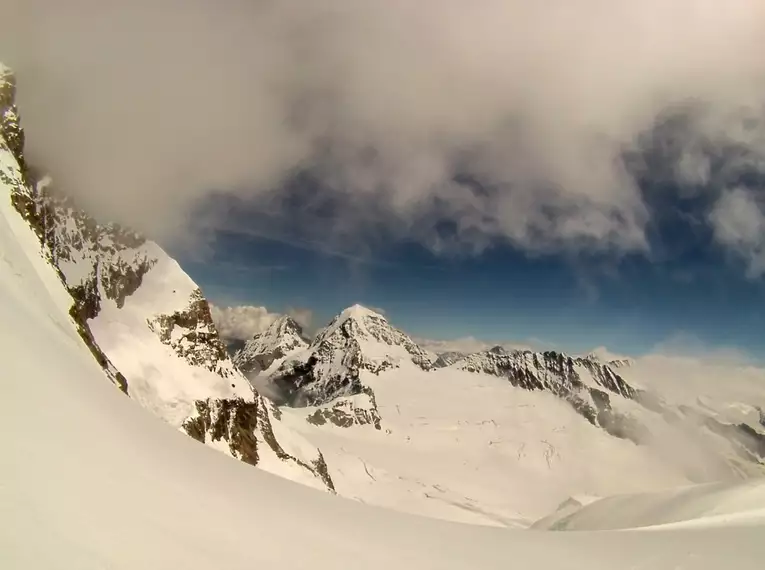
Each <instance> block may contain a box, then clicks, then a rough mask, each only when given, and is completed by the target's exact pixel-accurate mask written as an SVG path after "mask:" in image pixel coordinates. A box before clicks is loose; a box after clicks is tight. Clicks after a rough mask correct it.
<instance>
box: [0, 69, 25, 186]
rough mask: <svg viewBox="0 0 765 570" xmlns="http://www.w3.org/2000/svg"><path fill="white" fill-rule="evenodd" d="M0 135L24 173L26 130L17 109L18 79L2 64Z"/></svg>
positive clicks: (0, 80) (0, 72)
mask: <svg viewBox="0 0 765 570" xmlns="http://www.w3.org/2000/svg"><path fill="white" fill-rule="evenodd" d="M0 133H2V137H3V139H4V141H5V145H6V146H7V148H8V150H9V151H10V152H11V154H12V155H13V156H14V157H15V158H16V161H17V162H18V163H19V167H20V168H21V171H22V173H24V172H25V170H26V161H25V160H24V130H23V129H22V128H21V120H20V118H19V111H18V109H17V108H16V78H15V77H14V75H13V73H12V72H11V70H10V69H8V68H7V67H5V66H4V65H3V64H2V63H0Z"/></svg>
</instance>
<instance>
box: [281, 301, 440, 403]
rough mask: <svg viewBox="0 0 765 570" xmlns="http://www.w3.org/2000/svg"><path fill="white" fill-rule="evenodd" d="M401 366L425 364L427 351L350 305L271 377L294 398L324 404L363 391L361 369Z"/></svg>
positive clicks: (424, 366)
mask: <svg viewBox="0 0 765 570" xmlns="http://www.w3.org/2000/svg"><path fill="white" fill-rule="evenodd" d="M400 366H416V367H418V368H420V369H424V370H428V369H430V367H431V355H430V354H429V353H428V352H427V351H425V350H424V349H422V348H421V347H420V346H418V345H417V344H416V343H415V342H414V341H413V340H412V339H411V338H410V337H409V336H408V335H406V334H405V333H403V332H402V331H400V330H399V329H397V328H395V327H393V326H392V325H391V324H390V323H389V322H388V320H387V319H386V318H385V317H383V316H382V315H381V314H380V313H378V312H376V311H373V310H371V309H368V308H366V307H363V306H361V305H353V306H351V307H348V308H347V309H345V310H344V311H342V312H341V313H340V314H339V315H337V316H336V317H335V318H334V319H332V321H331V322H330V323H329V324H328V325H327V326H326V327H325V328H324V329H322V330H320V331H319V332H318V334H317V335H316V338H315V339H314V340H313V342H312V343H311V344H310V346H308V347H307V348H306V349H305V350H304V351H301V352H300V353H297V354H295V355H294V356H293V357H290V358H287V359H285V361H284V363H283V364H282V365H281V366H280V367H279V368H278V369H277V370H276V371H275V372H274V373H273V374H272V376H271V378H272V380H273V381H274V382H275V383H276V384H277V385H279V386H280V387H281V388H282V389H283V390H285V391H286V392H288V393H289V394H291V397H292V403H293V404H296V405H302V404H309V405H315V404H323V403H327V402H329V401H330V400H333V399H335V398H338V397H345V396H353V395H357V394H361V393H363V392H364V390H365V386H364V384H363V379H362V377H361V376H362V375H363V374H379V373H381V372H382V371H384V370H387V369H391V368H398V367H400Z"/></svg>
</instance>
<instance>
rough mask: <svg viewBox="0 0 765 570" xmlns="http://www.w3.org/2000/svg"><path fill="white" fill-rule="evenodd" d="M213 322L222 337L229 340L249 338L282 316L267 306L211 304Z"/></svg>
mask: <svg viewBox="0 0 765 570" xmlns="http://www.w3.org/2000/svg"><path fill="white" fill-rule="evenodd" d="M210 311H211V313H212V318H213V322H214V323H215V326H216V327H218V332H219V333H220V335H221V337H223V338H224V339H229V340H247V339H250V338H252V336H253V335H255V334H258V333H260V332H263V331H264V330H266V329H267V328H268V327H269V326H270V325H271V323H273V322H274V321H275V320H276V319H278V318H279V317H280V315H279V314H278V313H271V312H269V311H268V309H266V308H265V307H253V306H251V305H239V306H236V307H218V306H216V305H210Z"/></svg>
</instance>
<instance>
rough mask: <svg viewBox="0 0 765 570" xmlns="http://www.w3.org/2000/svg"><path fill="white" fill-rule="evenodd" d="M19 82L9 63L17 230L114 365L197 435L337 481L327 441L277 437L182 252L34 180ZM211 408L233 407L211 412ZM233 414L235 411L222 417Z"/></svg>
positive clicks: (5, 105) (10, 196)
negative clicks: (321, 446)
mask: <svg viewBox="0 0 765 570" xmlns="http://www.w3.org/2000/svg"><path fill="white" fill-rule="evenodd" d="M14 85H15V84H14V81H13V76H12V74H11V73H10V72H9V71H8V70H7V68H2V69H0V115H1V116H2V123H0V135H2V137H1V138H0V142H1V143H2V145H1V146H0V155H1V156H0V183H2V195H4V196H5V200H4V202H6V203H7V204H5V205H7V206H8V208H9V209H8V211H5V212H4V214H5V216H6V217H7V218H9V219H10V220H12V222H10V223H15V222H20V223H21V224H22V225H21V229H19V228H17V233H18V235H19V236H23V238H22V237H18V236H17V239H24V240H26V241H29V240H31V242H32V243H33V244H34V249H35V251H34V255H35V256H38V257H39V256H41V255H42V256H43V257H44V259H45V260H46V263H47V267H48V272H53V274H54V275H56V277H57V282H56V285H55V287H53V288H54V289H55V290H56V291H58V292H59V293H61V292H63V293H64V295H63V297H62V300H61V303H62V306H65V307H66V310H67V312H68V313H69V317H70V319H71V321H72V323H73V324H74V325H75V327H76V330H77V332H78V334H79V337H80V339H81V341H82V342H83V343H84V344H85V346H87V347H88V349H89V350H90V352H91V353H92V355H93V356H94V357H95V359H96V360H97V362H98V363H99V364H100V365H101V367H102V369H103V370H104V372H105V373H106V374H107V377H109V378H110V379H111V380H112V382H114V383H115V384H116V385H117V386H119V388H120V389H121V390H122V391H123V392H125V393H126V394H129V395H130V397H131V398H133V399H135V400H136V401H137V402H139V403H140V404H141V405H143V406H144V407H146V408H148V409H149V410H151V411H152V412H154V413H155V414H156V415H158V416H159V417H161V418H162V419H164V420H165V421H167V422H168V423H170V424H171V425H173V426H175V427H177V428H182V429H185V430H186V431H187V432H189V433H191V432H193V433H191V434H192V435H193V436H194V437H195V438H196V439H198V440H199V441H202V442H205V443H208V444H209V445H211V446H213V447H216V448H218V449H220V450H222V451H225V452H226V453H228V454H230V455H232V456H234V457H236V458H238V459H241V460H242V461H246V462H248V463H258V465H260V466H261V467H263V468H265V469H269V470H271V471H276V472H279V473H281V474H285V475H287V476H291V477H292V478H293V479H298V480H304V481H307V482H308V483H309V484H314V485H318V486H320V487H322V488H328V489H331V481H329V480H328V479H326V478H324V477H323V476H322V471H324V472H326V468H324V467H323V460H322V459H321V454H320V452H319V451H318V450H317V449H315V448H311V446H310V445H308V444H307V443H306V442H304V441H303V442H302V443H301V440H300V437H299V436H297V435H295V434H289V433H287V432H286V431H285V430H282V431H281V435H282V436H283V439H284V440H285V441H277V438H276V437H275V436H274V432H275V431H277V430H274V428H273V424H274V423H278V421H277V420H276V418H275V416H276V415H277V414H278V412H276V410H274V408H273V407H272V406H269V405H268V404H267V403H266V402H265V401H263V400H262V398H260V397H259V396H258V395H257V394H256V393H255V392H254V391H253V389H252V387H251V386H250V384H249V382H248V381H247V380H246V379H245V378H244V376H243V375H242V374H241V373H240V372H239V371H238V370H237V369H236V368H235V366H234V365H233V363H232V362H231V360H230V359H229V357H228V355H227V353H226V349H225V346H224V345H223V343H222V342H221V340H220V338H219V337H218V334H217V331H216V330H215V326H214V325H213V322H212V318H211V315H210V308H209V305H208V303H207V301H206V300H205V298H204V297H203V296H202V293H201V291H200V290H199V288H198V287H197V286H196V284H195V283H194V282H193V281H192V280H191V279H190V278H189V276H188V275H187V274H186V273H185V272H183V270H181V268H180V266H179V265H178V264H177V263H176V262H175V260H173V259H171V258H170V257H169V256H168V255H167V254H166V253H165V252H164V251H163V250H162V248H160V247H159V246H158V245H157V244H156V243H154V242H152V241H149V240H146V239H145V238H143V237H142V236H140V235H138V234H136V233H135V232H132V231H130V230H128V229H125V228H121V227H119V226H117V225H114V224H100V223H98V222H97V221H95V220H94V219H93V218H91V217H90V216H88V215H87V214H86V213H85V212H83V211H82V210H80V209H78V208H77V207H76V206H75V205H74V204H73V203H72V202H71V201H70V200H68V199H67V198H66V197H63V196H61V195H60V194H58V193H56V192H54V191H52V190H51V187H50V181H49V180H48V179H42V180H40V181H38V182H37V184H36V185H34V186H33V185H32V184H31V183H30V180H31V179H32V178H33V175H32V174H31V173H30V172H29V169H28V168H27V167H26V165H25V163H24V158H23V140H24V137H23V131H22V130H21V127H20V124H19V120H18V113H17V112H16V108H15V106H14V100H13V96H14ZM11 207H12V209H10V208H11ZM24 222H26V224H25V223H24ZM40 246H42V248H41V247H40ZM211 409H212V410H226V412H227V413H226V414H215V413H213V414H212V415H213V416H215V418H208V416H210V414H209V413H207V412H209V410H211ZM245 410H246V411H249V412H253V411H254V412H255V413H252V414H251V415H249V416H248V414H247V413H245V412H244V411H245ZM223 416H225V418H226V420H225V421H223V422H221V421H217V420H218V418H219V417H223ZM205 419H209V421H207V422H205V421H204V420H205ZM192 426H193V427H192ZM245 432H246V433H247V434H248V435H246V436H245V435H244V434H245ZM290 438H291V440H292V441H286V440H288V439H290ZM293 441H294V443H293ZM285 449H294V450H295V451H296V452H297V453H298V455H295V454H292V453H290V452H289V451H285ZM300 454H304V455H300Z"/></svg>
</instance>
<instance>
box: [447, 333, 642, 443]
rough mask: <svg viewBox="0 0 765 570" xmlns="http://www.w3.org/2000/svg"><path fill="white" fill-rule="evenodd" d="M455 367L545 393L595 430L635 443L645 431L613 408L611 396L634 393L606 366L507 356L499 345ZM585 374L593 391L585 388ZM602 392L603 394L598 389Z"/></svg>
mask: <svg viewBox="0 0 765 570" xmlns="http://www.w3.org/2000/svg"><path fill="white" fill-rule="evenodd" d="M454 366H456V367H458V368H461V369H463V370H467V371H468V372H481V373H484V374H490V375H492V376H499V377H504V378H507V379H508V380H509V381H510V383H511V384H512V385H513V386H516V387H518V388H523V389H524V390H544V391H548V392H551V393H553V394H555V395H556V396H558V397H559V398H561V399H563V400H565V401H566V402H568V403H569V404H570V405H571V406H572V407H573V408H574V409H575V410H576V411H577V413H579V414H580V415H582V416H583V417H584V418H586V419H587V421H589V422H590V423H592V424H593V425H596V426H599V427H601V428H603V429H604V430H606V431H607V432H608V433H610V434H611V435H614V436H616V437H620V438H627V439H633V440H635V441H638V440H639V438H640V437H641V433H642V432H643V430H642V429H641V428H640V426H639V425H638V424H637V422H634V421H633V420H631V419H630V418H628V417H627V416H625V415H623V414H619V413H617V412H615V411H614V410H613V409H612V406H611V400H610V396H609V393H613V394H617V395H619V396H622V397H624V398H629V399H634V398H635V397H636V394H637V392H636V390H635V389H634V388H632V387H631V386H630V385H629V384H627V382H626V381H625V380H624V379H623V378H622V377H621V376H619V375H618V374H616V373H615V372H614V371H613V370H612V369H611V367H610V366H609V365H608V364H603V363H601V362H598V361H597V360H596V359H595V357H593V356H588V357H585V358H573V357H571V356H567V355H565V354H563V353H559V352H553V351H548V352H542V353H538V352H531V351H507V350H505V349H504V348H502V347H500V346H497V347H494V348H492V349H490V350H488V351H485V352H478V353H475V354H471V355H469V356H467V357H465V358H464V359H463V360H460V361H458V362H457V363H456V364H454ZM584 373H587V374H588V376H589V377H590V378H591V379H592V382H594V383H595V384H596V386H592V385H591V384H586V383H585V382H584V381H583V380H582V376H581V375H582V374H584ZM601 388H602V389H601Z"/></svg>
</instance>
